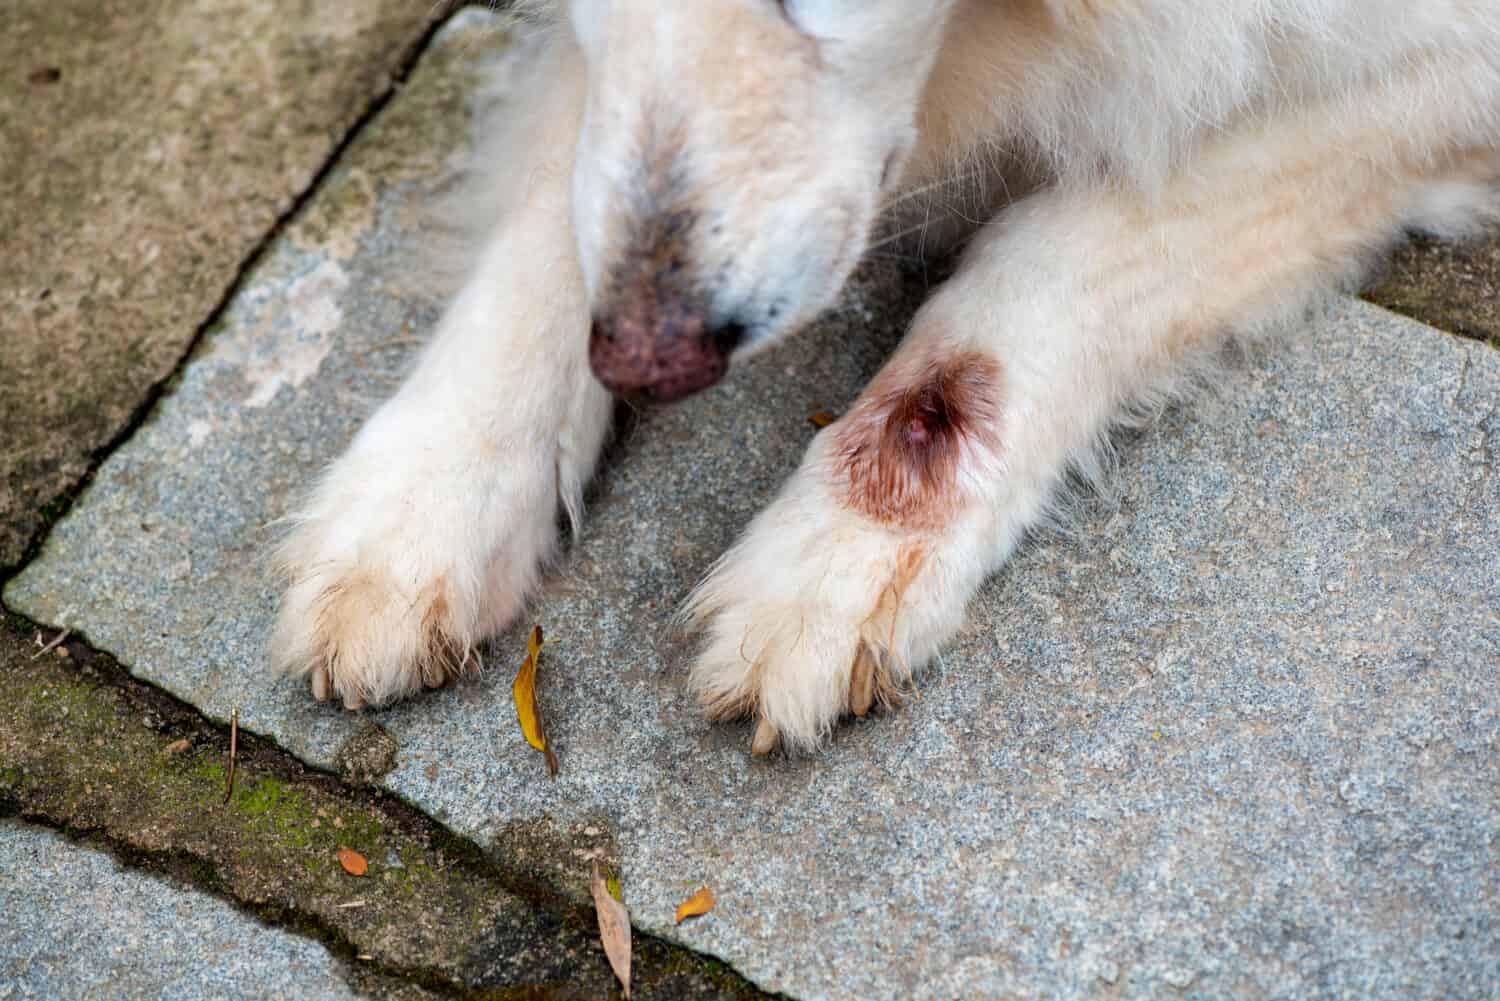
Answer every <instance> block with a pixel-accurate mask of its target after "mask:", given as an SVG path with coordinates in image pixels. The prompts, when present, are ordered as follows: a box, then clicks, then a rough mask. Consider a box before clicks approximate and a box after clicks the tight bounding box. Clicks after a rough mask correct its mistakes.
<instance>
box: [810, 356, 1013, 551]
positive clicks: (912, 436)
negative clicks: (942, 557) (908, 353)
mask: <svg viewBox="0 0 1500 1001" xmlns="http://www.w3.org/2000/svg"><path fill="white" fill-rule="evenodd" d="M1000 384H1001V369H1000V365H999V363H998V362H996V361H995V360H994V359H993V358H990V357H989V356H987V355H983V354H980V353H978V352H972V351H971V352H964V353H960V354H954V355H946V356H938V357H914V358H897V359H896V360H895V361H893V362H892V363H891V364H890V365H888V366H886V368H885V369H884V370H883V371H882V372H881V373H880V375H878V376H877V377H876V378H875V381H874V382H872V383H871V384H870V386H869V388H868V389H867V390H865V393H864V395H863V396H861V397H860V399H859V402H858V403H857V404H856V405H855V407H854V410H853V411H851V412H850V414H849V415H848V416H847V417H845V418H844V419H843V420H842V421H840V422H839V424H838V426H837V427H835V428H834V429H833V430H834V441H833V464H834V471H835V474H836V480H837V482H839V483H840V484H842V485H843V488H844V491H845V498H846V502H847V503H848V505H849V507H851V508H853V509H854V510H856V511H858V512H860V513H861V514H864V515H865V516H867V517H869V518H871V519H873V520H875V521H878V522H881V523H882V524H886V525H890V526H892V527H897V528H903V529H908V530H913V531H932V530H936V529H938V528H941V527H942V526H943V525H944V524H946V523H947V522H948V520H949V519H950V518H952V517H953V515H954V514H955V513H956V512H957V511H958V510H959V508H960V507H962V506H963V503H964V497H963V496H962V492H961V490H960V489H959V476H960V472H961V469H962V465H963V463H965V462H966V461H976V459H977V457H978V456H979V455H981V454H983V453H989V454H993V453H994V452H995V451H997V450H998V444H999V438H1000V427H999V419H1000V418H999V414H1000Z"/></svg>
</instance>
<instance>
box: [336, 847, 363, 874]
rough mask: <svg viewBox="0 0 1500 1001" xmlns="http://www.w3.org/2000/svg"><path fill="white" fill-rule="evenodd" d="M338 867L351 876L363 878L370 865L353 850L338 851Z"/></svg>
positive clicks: (343, 849) (342, 849) (341, 849)
mask: <svg viewBox="0 0 1500 1001" xmlns="http://www.w3.org/2000/svg"><path fill="white" fill-rule="evenodd" d="M339 865H341V866H343V867H344V871H345V872H347V873H348V874H349V875H351V876H363V875H364V874H365V873H367V872H369V871H370V863H369V862H368V861H366V860H365V857H364V856H363V855H361V854H360V853H359V852H357V851H355V850H354V849H353V848H340V849H339Z"/></svg>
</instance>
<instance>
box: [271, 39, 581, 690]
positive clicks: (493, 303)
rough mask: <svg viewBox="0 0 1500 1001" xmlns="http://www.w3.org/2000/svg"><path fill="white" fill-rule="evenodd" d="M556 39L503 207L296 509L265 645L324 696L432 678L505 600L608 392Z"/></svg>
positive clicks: (543, 548)
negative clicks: (573, 191)
mask: <svg viewBox="0 0 1500 1001" xmlns="http://www.w3.org/2000/svg"><path fill="white" fill-rule="evenodd" d="M553 46H554V48H553V49H552V50H551V51H550V52H548V53H547V54H546V56H545V57H544V58H543V59H542V61H541V66H540V69H541V72H539V73H537V74H536V75H535V76H534V77H533V82H532V85H533V86H534V87H535V91H534V92H533V93H531V94H529V95H523V96H522V97H521V98H520V99H518V100H517V101H516V102H515V104H516V105H517V106H518V107H521V108H523V109H527V110H528V111H530V113H531V115H532V117H531V119H530V120H529V121H528V122H525V123H522V124H521V125H520V126H519V127H518V128H517V130H516V133H515V139H514V141H513V149H512V150H511V151H510V156H509V157H508V159H507V160H506V162H505V163H504V164H500V165H497V166H503V167H504V168H505V171H506V176H505V177H504V178H503V179H502V178H498V177H497V178H496V181H497V182H498V183H505V184H507V185H512V186H514V187H515V188H516V189H517V190H515V191H513V192H512V193H511V194H510V198H511V200H512V202H513V208H512V209H511V210H510V212H509V213H508V214H507V216H506V217H505V218H504V219H503V221H502V222H501V225H500V227H499V228H498V229H497V230H496V231H495V233H494V234H493V235H492V236H491V237H490V239H489V240H488V242H487V245H486V246H485V247H484V249H483V251H482V254H481V256H480V258H479V260H478V262H477V267H476V268H475V271H474V273H473V275H472V277H471V278H470V280H469V281H468V283H467V285H466V287H465V288H464V289H463V290H462V292H461V293H460V294H459V295H458V297H457V299H456V300H455V301H454V302H453V304H452V305H451V307H450V308H449V310H448V312H447V314H446V316H445V317H444V318H443V320H442V322H441V324H440V325H439V327H438V329H437V332H436V334H435V336H434V339H433V341H432V343H431V344H430V345H428V347H427V348H426V350H425V352H424V354H423V355H422V357H421V359H420V361H419V362H418V364H417V367H416V369H415V370H414V371H413V372H412V374H411V375H410V376H409V377H408V379H407V380H406V382H405V383H404V384H403V385H402V387H401V389H400V390H399V391H398V392H397V394H396V395H395V396H394V397H393V398H392V399H391V400H390V401H388V402H387V403H386V404H385V405H384V406H383V407H381V409H380V410H379V411H378V412H377V413H376V414H375V415H374V417H373V418H371V420H370V421H369V423H368V424H367V425H366V426H365V427H364V429H363V430H361V432H360V433H359V435H358V436H357V437H356V438H355V440H354V442H353V444H352V445H351V446H350V448H349V450H348V452H347V453H345V454H344V456H343V457H342V458H340V459H339V460H338V461H337V462H336V463H335V464H334V465H333V467H332V468H331V469H329V470H328V472H327V474H326V475H325V476H324V478H323V479H322V481H321V483H320V484H319V485H318V486H317V488H316V490H315V491H314V492H313V494H312V496H311V497H310V499H309V500H308V501H307V503H306V504H305V505H304V506H303V508H302V509H301V510H300V511H299V512H298V513H296V514H295V515H294V516H293V518H292V522H293V524H294V526H295V528H294V531H293V532H292V534H291V536H290V537H289V539H288V540H287V542H286V543H285V544H284V546H283V547H282V549H281V552H280V558H281V560H280V561H281V564H282V566H283V568H284V571H285V574H286V577H287V581H288V585H287V590H286V594H285V597H284V599H283V602H282V606H281V612H280V617H279V620H278V623H277V627H276V633H275V636H274V639H273V645H272V656H273V660H274V661H275V662H276V664H277V666H279V667H280V668H281V669H283V670H285V671H287V672H290V673H293V674H297V675H305V676H307V677H308V678H309V679H310V682H311V686H312V691H313V694H314V695H316V696H317V697H318V698H320V699H322V698H328V697H330V696H331V697H335V698H338V699H340V700H342V702H343V703H344V704H345V705H346V706H348V707H350V708H356V707H358V706H360V705H363V704H379V703H381V702H385V701H387V700H389V699H391V698H395V697H399V696H402V695H405V694H408V693H411V692H413V691H416V690H418V689H420V688H421V687H422V686H424V685H427V686H435V685H440V684H443V683H445V682H446V681H447V680H448V679H450V678H451V677H453V676H454V675H455V674H456V673H458V672H460V671H462V670H463V669H464V668H465V667H466V666H467V665H469V664H471V663H472V662H474V660H475V658H474V647H475V644H476V643H477V641H478V640H480V639H482V638H483V637H484V636H486V635H487V634H490V633H492V632H495V631H497V630H498V629H500V628H502V627H503V626H505V625H506V624H507V623H508V622H509V621H510V620H511V619H513V618H514V617H515V616H516V615H517V614H518V612H519V611H520V609H521V607H522V602H523V600H524V599H525V597H526V595H527V592H528V591H529V590H530V589H531V588H532V587H533V585H534V584H535V582H536V580H537V576H538V572H539V569H540V567H541V565H542V563H543V561H544V560H545V559H546V558H547V556H548V554H549V553H550V552H551V551H552V549H553V547H554V545H555V542H556V539H555V537H556V534H557V533H556V518H557V512H558V508H559V505H561V506H563V507H565V508H567V510H568V512H569V514H570V515H572V516H573V517H574V518H575V520H576V517H577V512H578V506H579V502H580V498H581V496H582V491H583V486H584V484H585V482H586V480H587V479H588V477H589V475H590V473H591V471H592V468H593V465H594V462H595V460H596V458H597V455H598V453H599V450H600V447H601V444H602V442H603V439H604V436H605V433H606V431H607V426H608V420H609V412H610V402H609V397H608V394H607V393H606V392H605V391H604V390H603V389H602V388H601V387H600V386H599V384H598V383H597V382H596V381H595V379H594V378H593V375H592V374H591V373H590V371H589V365H588V305H587V301H586V293H585V290H584V284H583V279H582V276H581V274H580V272H579V265H578V262H577V259H576V254H577V252H576V250H575V247H574V241H573V235H572V230H571V224H570V201H569V184H570V177H571V163H572V151H573V148H574V144H575V141H576V136H577V132H578V122H579V116H580V114H581V107H582V100H583V94H582V90H583V81H582V69H581V67H580V66H579V65H578V59H577V56H576V53H575V52H573V51H572V50H571V43H570V42H568V41H567V39H565V38H560V39H558V40H557V41H556V42H554V43H553Z"/></svg>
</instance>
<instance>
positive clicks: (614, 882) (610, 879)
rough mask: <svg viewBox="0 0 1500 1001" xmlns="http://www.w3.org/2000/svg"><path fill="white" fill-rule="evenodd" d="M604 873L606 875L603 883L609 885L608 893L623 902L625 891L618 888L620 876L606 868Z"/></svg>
mask: <svg viewBox="0 0 1500 1001" xmlns="http://www.w3.org/2000/svg"><path fill="white" fill-rule="evenodd" d="M604 874H605V877H606V878H605V880H604V885H605V886H607V887H609V895H610V896H611V897H614V898H615V899H616V900H618V901H619V902H620V903H622V904H623V903H625V891H624V890H622V889H620V877H619V876H616V875H615V874H614V873H613V872H612V871H610V870H608V869H606V870H604Z"/></svg>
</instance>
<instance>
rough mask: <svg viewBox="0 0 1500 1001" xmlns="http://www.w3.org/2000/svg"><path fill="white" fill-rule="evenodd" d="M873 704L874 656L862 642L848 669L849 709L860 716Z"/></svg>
mask: <svg viewBox="0 0 1500 1001" xmlns="http://www.w3.org/2000/svg"><path fill="white" fill-rule="evenodd" d="M874 704H875V656H874V654H872V653H870V648H869V647H867V646H865V645H864V644H863V643H861V644H860V645H859V652H858V653H856V654H855V655H854V666H853V667H852V668H851V669H850V671H849V711H850V712H852V713H853V714H854V715H856V716H859V717H861V718H863V717H864V715H865V714H866V713H868V712H869V711H870V706H872V705H874Z"/></svg>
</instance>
